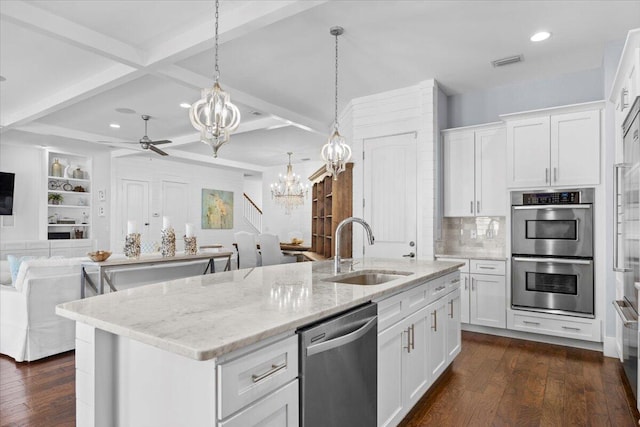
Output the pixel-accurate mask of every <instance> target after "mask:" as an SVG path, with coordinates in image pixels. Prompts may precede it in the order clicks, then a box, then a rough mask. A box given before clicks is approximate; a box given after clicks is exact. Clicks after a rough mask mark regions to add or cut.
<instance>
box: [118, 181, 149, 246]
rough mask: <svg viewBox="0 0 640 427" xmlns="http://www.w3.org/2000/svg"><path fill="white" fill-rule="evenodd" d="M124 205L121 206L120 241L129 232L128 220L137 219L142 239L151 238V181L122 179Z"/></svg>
mask: <svg viewBox="0 0 640 427" xmlns="http://www.w3.org/2000/svg"><path fill="white" fill-rule="evenodd" d="M121 194H122V205H121V208H120V212H121V213H120V218H118V219H119V221H120V225H119V227H118V230H120V241H121V242H124V237H125V235H126V234H127V222H128V221H135V222H136V224H137V226H138V232H139V233H140V241H142V242H145V241H148V240H149V202H150V200H149V181H139V180H133V179H123V180H122V192H121Z"/></svg>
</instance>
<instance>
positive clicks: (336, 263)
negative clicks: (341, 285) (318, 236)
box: [333, 216, 375, 274]
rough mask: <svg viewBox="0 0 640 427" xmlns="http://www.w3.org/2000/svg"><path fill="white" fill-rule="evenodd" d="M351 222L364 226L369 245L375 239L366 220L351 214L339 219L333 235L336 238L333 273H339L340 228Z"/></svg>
mask: <svg viewBox="0 0 640 427" xmlns="http://www.w3.org/2000/svg"><path fill="white" fill-rule="evenodd" d="M352 222H357V223H358V224H360V225H362V226H363V227H364V230H365V231H366V232H367V238H368V239H369V244H370V245H373V243H374V241H375V238H374V237H373V232H372V231H371V227H370V226H369V224H367V221H365V220H364V219H362V218H356V217H355V216H351V217H349V218H345V219H343V220H342V221H340V223H339V224H338V227H336V235H335V236H334V237H335V239H336V246H335V251H334V253H335V256H334V257H333V274H338V273H340V232H341V231H342V228H343V227H344V226H345V225H347V224H349V223H352Z"/></svg>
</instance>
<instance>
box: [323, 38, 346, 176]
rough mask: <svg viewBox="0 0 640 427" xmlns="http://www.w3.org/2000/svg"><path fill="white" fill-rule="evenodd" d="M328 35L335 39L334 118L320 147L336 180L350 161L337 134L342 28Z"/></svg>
mask: <svg viewBox="0 0 640 427" xmlns="http://www.w3.org/2000/svg"><path fill="white" fill-rule="evenodd" d="M329 33H330V34H331V35H332V36H335V38H336V85H335V88H336V96H335V117H334V119H333V133H332V134H331V136H330V137H329V140H328V141H327V143H326V144H325V145H324V147H322V152H321V154H322V159H323V160H324V161H325V163H326V168H327V172H328V173H329V174H330V175H332V176H333V179H334V180H337V179H338V174H339V173H340V172H343V171H344V169H345V165H346V164H347V162H348V161H349V160H350V159H351V147H349V145H347V142H346V140H345V139H344V137H343V136H342V135H340V132H338V36H339V35H341V34H343V33H344V28H342V27H331V28H330V29H329Z"/></svg>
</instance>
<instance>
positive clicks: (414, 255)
mask: <svg viewBox="0 0 640 427" xmlns="http://www.w3.org/2000/svg"><path fill="white" fill-rule="evenodd" d="M402 256H403V257H406V258H415V257H416V253H415V252H409V253H408V254H404V255H402Z"/></svg>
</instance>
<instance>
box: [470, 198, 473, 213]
mask: <svg viewBox="0 0 640 427" xmlns="http://www.w3.org/2000/svg"><path fill="white" fill-rule="evenodd" d="M469 213H473V200H472V201H470V202H469Z"/></svg>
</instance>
